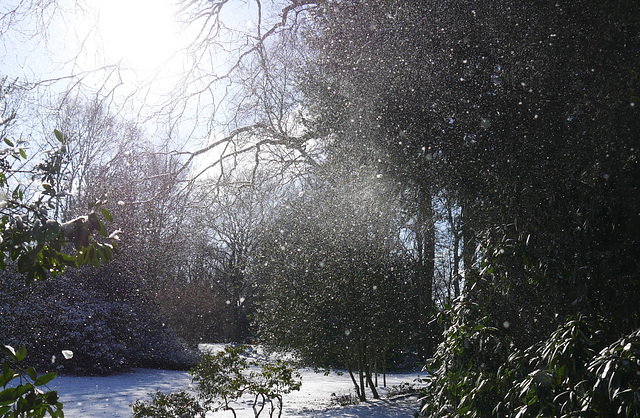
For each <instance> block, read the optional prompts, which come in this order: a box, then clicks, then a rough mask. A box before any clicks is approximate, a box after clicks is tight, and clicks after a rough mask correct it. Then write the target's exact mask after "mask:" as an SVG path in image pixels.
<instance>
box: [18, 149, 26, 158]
mask: <svg viewBox="0 0 640 418" xmlns="http://www.w3.org/2000/svg"><path fill="white" fill-rule="evenodd" d="M19 152H20V156H21V157H22V158H23V159H25V160H26V159H27V153H26V152H24V149H22V148H20V151H19Z"/></svg>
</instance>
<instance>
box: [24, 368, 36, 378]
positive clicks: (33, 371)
mask: <svg viewBox="0 0 640 418" xmlns="http://www.w3.org/2000/svg"><path fill="white" fill-rule="evenodd" d="M27 375H28V376H29V377H30V378H31V380H36V379H37V378H38V373H37V372H36V369H34V368H33V367H29V368H28V369H27Z"/></svg>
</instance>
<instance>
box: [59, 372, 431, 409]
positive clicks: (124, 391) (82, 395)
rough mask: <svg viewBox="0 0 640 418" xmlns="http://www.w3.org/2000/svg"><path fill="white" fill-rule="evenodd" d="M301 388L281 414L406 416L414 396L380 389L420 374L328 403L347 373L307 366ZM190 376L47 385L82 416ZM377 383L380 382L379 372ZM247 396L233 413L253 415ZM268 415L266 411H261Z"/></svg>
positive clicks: (124, 405)
mask: <svg viewBox="0 0 640 418" xmlns="http://www.w3.org/2000/svg"><path fill="white" fill-rule="evenodd" d="M300 372H301V374H302V388H301V390H300V391H299V392H293V393H290V394H288V395H285V396H284V411H283V414H282V416H283V417H291V418H298V417H305V418H311V417H316V418H322V417H411V416H413V413H414V412H416V411H417V410H418V409H419V404H418V399H417V397H416V396H414V397H408V398H403V397H398V398H393V399H387V398H386V393H387V392H388V391H389V389H391V388H392V387H393V386H395V385H400V384H401V383H411V384H416V378H418V377H419V376H421V377H424V373H419V372H414V373H394V374H388V375H387V388H379V391H380V395H381V398H382V399H380V400H370V401H369V402H367V403H364V404H359V405H352V406H345V407H340V406H332V405H331V398H332V394H336V395H345V394H349V393H354V391H353V383H352V382H351V378H350V377H349V375H348V374H346V373H345V374H343V375H338V374H336V373H331V374H329V375H328V376H325V375H324V374H322V373H314V372H313V370H311V369H302V370H300ZM190 383H191V377H190V376H189V374H188V373H186V372H178V371H169V370H149V369H136V370H133V371H132V372H130V373H121V374H117V375H113V376H104V377H76V376H58V377H57V378H56V379H55V380H54V381H53V382H52V384H51V385H50V389H53V390H57V391H58V393H59V395H60V398H61V400H62V402H63V403H64V412H65V416H67V417H70V418H76V417H78V418H83V417H130V416H131V413H132V409H131V407H130V404H131V403H133V402H134V401H135V400H136V399H149V398H150V396H149V394H150V393H154V392H155V391H156V390H161V391H163V392H166V393H168V392H172V391H175V390H178V389H181V388H186V387H188V386H189V385H190ZM378 383H379V384H380V386H382V377H381V376H380V377H379V381H378ZM248 401H249V399H248V398H247V399H246V400H241V402H239V403H238V404H237V408H235V409H236V412H237V413H238V418H242V417H253V411H252V409H251V405H250V403H248ZM232 416H233V415H232V413H231V412H230V411H220V412H217V413H215V414H214V413H209V414H208V415H207V417H212V418H213V417H216V418H217V417H232ZM262 416H268V413H267V411H264V412H263V413H262V415H261V417H262Z"/></svg>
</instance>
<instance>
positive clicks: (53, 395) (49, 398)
mask: <svg viewBox="0 0 640 418" xmlns="http://www.w3.org/2000/svg"><path fill="white" fill-rule="evenodd" d="M44 400H45V401H46V402H47V403H48V404H50V405H55V404H56V402H58V392H57V391H55V390H52V391H49V392H47V393H45V395H44Z"/></svg>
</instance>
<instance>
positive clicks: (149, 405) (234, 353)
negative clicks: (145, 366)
mask: <svg viewBox="0 0 640 418" xmlns="http://www.w3.org/2000/svg"><path fill="white" fill-rule="evenodd" d="M249 350H250V348H249V347H246V346H238V347H231V346H229V347H225V349H224V350H223V351H221V352H219V353H217V354H210V353H207V354H205V355H204V356H203V357H202V359H201V361H200V362H199V363H198V364H197V365H196V366H195V367H194V368H193V369H192V370H191V375H192V376H193V379H192V380H193V383H195V384H196V393H197V395H198V398H199V400H200V401H202V405H201V404H200V403H199V402H198V401H197V400H196V399H194V398H193V397H192V396H191V395H190V394H189V393H187V392H185V391H184V390H181V391H178V392H174V393H171V394H168V395H166V394H163V393H161V392H157V393H156V394H155V395H154V396H153V399H152V400H151V402H147V401H140V400H138V401H136V402H135V403H134V404H133V405H131V406H132V408H133V411H134V418H142V417H165V416H166V417H169V416H171V417H173V416H180V417H183V416H184V417H195V416H198V415H200V416H204V414H205V412H206V411H219V410H223V411H231V413H232V414H233V416H234V417H235V416H236V411H235V410H234V409H233V406H232V403H233V402H234V401H236V400H238V399H239V398H241V397H242V396H243V395H252V396H253V397H254V399H253V404H252V408H253V413H254V416H255V417H256V418H257V417H258V416H260V414H261V413H262V412H263V411H264V410H265V408H266V407H267V405H269V409H268V411H269V416H270V417H273V416H274V414H275V412H276V410H277V411H278V417H280V416H281V414H282V395H284V394H287V393H290V392H291V391H294V390H300V386H301V385H302V382H301V380H300V374H299V373H297V372H294V371H293V369H292V368H291V367H289V366H288V365H287V364H286V363H285V362H284V361H282V360H267V359H249V358H248V356H247V354H248V351H249Z"/></svg>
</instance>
